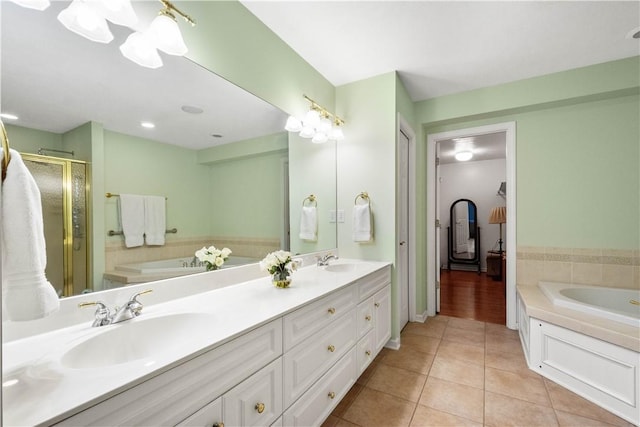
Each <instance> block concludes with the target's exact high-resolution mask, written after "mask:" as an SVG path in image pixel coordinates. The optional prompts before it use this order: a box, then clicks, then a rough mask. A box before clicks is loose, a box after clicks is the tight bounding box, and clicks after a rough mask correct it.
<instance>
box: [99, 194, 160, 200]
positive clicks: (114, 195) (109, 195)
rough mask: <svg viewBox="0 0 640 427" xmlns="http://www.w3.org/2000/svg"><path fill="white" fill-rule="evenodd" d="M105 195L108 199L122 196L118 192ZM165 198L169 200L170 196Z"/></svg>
mask: <svg viewBox="0 0 640 427" xmlns="http://www.w3.org/2000/svg"><path fill="white" fill-rule="evenodd" d="M105 197H106V198H107V199H110V198H111V197H120V195H119V194H116V193H106V194H105ZM164 199H165V200H167V199H168V197H165V198H164Z"/></svg>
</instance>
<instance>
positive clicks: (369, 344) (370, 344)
mask: <svg viewBox="0 0 640 427" xmlns="http://www.w3.org/2000/svg"><path fill="white" fill-rule="evenodd" d="M374 357H376V351H375V332H374V331H369V333H368V334H367V335H366V336H365V337H364V338H360V341H358V345H357V346H356V358H357V361H358V376H360V374H362V373H363V372H364V370H365V369H367V367H368V366H369V364H371V361H372V360H373V359H374Z"/></svg>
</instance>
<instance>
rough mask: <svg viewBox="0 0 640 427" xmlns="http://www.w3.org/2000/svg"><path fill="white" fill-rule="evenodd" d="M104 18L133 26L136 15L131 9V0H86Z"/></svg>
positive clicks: (118, 23)
mask: <svg viewBox="0 0 640 427" xmlns="http://www.w3.org/2000/svg"><path fill="white" fill-rule="evenodd" d="M87 1H88V2H89V3H91V6H92V7H93V8H94V9H95V10H96V11H97V12H98V13H99V14H100V15H102V16H103V17H104V18H105V19H107V20H109V21H111V22H113V23H114V24H117V25H124V26H126V27H133V26H134V25H135V24H136V23H137V22H138V17H137V16H136V13H135V12H134V11H133V6H131V0H87Z"/></svg>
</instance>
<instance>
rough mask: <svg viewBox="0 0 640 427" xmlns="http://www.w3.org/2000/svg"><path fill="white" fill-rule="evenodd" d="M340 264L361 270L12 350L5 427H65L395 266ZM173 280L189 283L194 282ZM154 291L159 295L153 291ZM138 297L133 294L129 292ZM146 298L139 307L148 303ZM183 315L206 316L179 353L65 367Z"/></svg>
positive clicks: (146, 312) (20, 343)
mask: <svg viewBox="0 0 640 427" xmlns="http://www.w3.org/2000/svg"><path fill="white" fill-rule="evenodd" d="M332 263H334V262H332ZM335 263H354V264H356V263H357V264H358V268H356V269H354V270H353V271H343V272H330V271H325V270H324V269H323V268H322V267H316V266H315V265H313V266H309V267H304V268H301V269H300V270H298V271H296V272H295V273H294V274H293V276H292V278H293V282H292V284H291V287H290V288H288V289H278V288H276V287H274V286H273V285H272V284H271V280H270V277H267V276H265V277H261V278H258V279H253V280H248V281H245V282H241V283H238V284H235V285H232V286H227V287H223V288H220V289H214V290H211V291H206V292H201V293H197V294H192V295H189V296H186V297H182V298H177V299H172V300H170V301H166V302H161V303H157V304H152V305H147V306H145V307H144V309H143V312H142V315H141V316H139V317H138V318H136V319H132V320H129V321H126V322H123V323H120V324H115V325H109V326H104V327H98V328H92V327H91V321H89V322H83V323H80V324H74V325H72V326H68V327H64V328H60V329H55V330H53V331H49V332H46V333H40V334H37V335H32V336H27V337H25V338H21V339H15V340H13V341H10V342H8V343H5V344H3V405H2V407H3V420H4V423H5V425H11V426H13V425H49V424H52V423H55V422H58V421H60V420H62V419H64V418H66V417H68V416H71V415H73V414H75V413H77V412H79V411H81V410H83V409H86V408H88V407H90V406H93V405H95V404H96V403H98V402H100V401H102V400H105V399H106V398H108V397H110V396H113V395H115V394H116V393H118V392H121V391H123V390H125V389H128V388H130V387H132V386H135V385H137V384H140V383H141V382H143V381H145V380H147V379H149V378H151V377H153V376H156V375H158V374H160V373H162V372H164V371H166V370H168V369H170V368H172V367H174V366H176V365H178V364H180V363H183V362H185V361H186V360H189V359H191V358H193V357H195V356H197V355H199V354H202V353H204V352H206V351H209V350H211V349H213V348H215V347H217V346H219V345H221V344H223V343H225V342H227V341H229V340H231V339H233V338H235V337H237V336H239V335H241V334H243V333H245V332H248V331H249V330H252V329H254V328H256V327H258V326H260V325H262V324H265V323H267V322H269V321H271V320H273V319H275V318H278V317H280V316H282V315H283V314H286V313H288V312H291V311H293V310H295V309H296V308H298V307H300V306H302V305H304V304H307V303H309V302H312V301H314V300H316V299H319V298H321V297H322V296H324V295H326V294H327V293H330V292H333V291H335V290H338V289H340V288H342V287H344V286H346V285H348V284H350V283H352V282H353V281H354V280H356V279H358V278H360V277H364V276H366V275H368V274H370V273H373V272H375V271H377V270H380V269H382V268H384V267H386V266H388V265H389V263H387V262H376V261H358V260H343V259H340V260H338V261H337V262H335ZM209 274H217V272H212V273H202V274H201V275H198V276H200V278H201V280H202V277H205V278H206V277H213V276H207V275H209ZM171 280H174V281H176V280H181V281H185V280H189V278H188V277H187V278H178V279H171ZM192 280H195V279H192ZM158 283H160V282H158ZM147 287H149V288H154V286H153V283H148V284H146V286H145V288H147ZM125 289H126V288H125ZM162 289H163V288H162V287H159V289H155V290H154V294H157V293H159V292H162ZM133 293H135V290H134V289H133V288H132V289H130V290H129V292H127V294H133ZM152 295H153V294H152ZM129 296H130V295H129ZM156 296H157V295H156ZM143 298H144V297H141V298H140V300H141V301H144V299H143ZM179 313H199V314H200V315H201V317H197V316H196V317H194V319H196V320H197V321H198V323H196V324H194V325H193V326H194V328H193V334H192V335H193V336H192V337H191V336H190V337H189V340H188V342H187V341H186V340H183V341H180V343H179V345H172V342H171V340H168V341H167V342H166V343H163V346H162V350H161V351H158V352H157V355H155V354H154V357H146V358H142V359H136V360H134V361H131V362H127V363H121V364H116V365H110V366H102V367H98V368H96V367H89V368H82V369H77V368H69V367H66V366H64V365H63V364H62V363H61V362H60V360H61V358H62V356H63V355H64V354H65V353H66V352H67V351H68V350H69V349H70V348H72V347H73V346H74V345H76V344H79V343H82V342H84V341H85V340H88V339H90V338H92V337H94V336H96V335H99V334H102V333H105V332H107V331H108V330H109V328H112V329H113V328H126V327H127V324H128V323H130V322H144V321H145V320H146V321H149V320H151V319H153V318H156V317H162V316H166V315H168V314H179ZM200 319H201V320H202V321H201V322H200ZM164 332H166V331H163V334H162V335H163V336H165V335H164ZM124 351H126V349H124ZM156 356H157V357H156Z"/></svg>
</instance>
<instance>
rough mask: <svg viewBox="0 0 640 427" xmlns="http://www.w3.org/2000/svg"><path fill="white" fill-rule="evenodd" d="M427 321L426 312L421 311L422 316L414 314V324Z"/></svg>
mask: <svg viewBox="0 0 640 427" xmlns="http://www.w3.org/2000/svg"><path fill="white" fill-rule="evenodd" d="M426 321H427V311H426V310H425V311H423V312H422V314H416V317H415V320H414V322H418V323H424V322H426Z"/></svg>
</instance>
